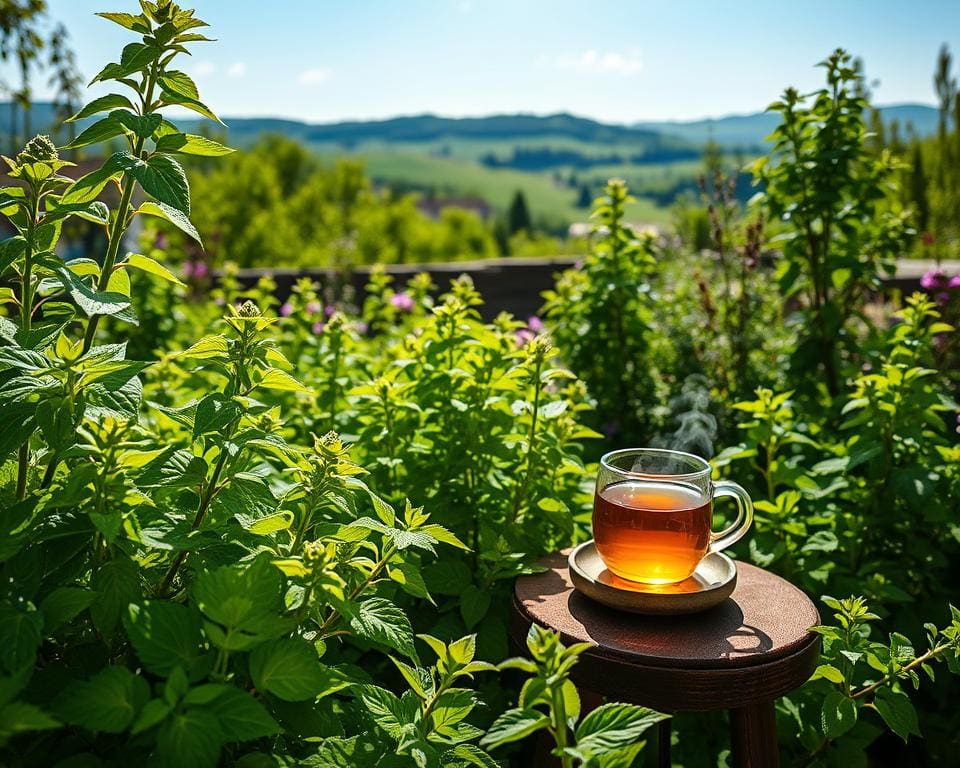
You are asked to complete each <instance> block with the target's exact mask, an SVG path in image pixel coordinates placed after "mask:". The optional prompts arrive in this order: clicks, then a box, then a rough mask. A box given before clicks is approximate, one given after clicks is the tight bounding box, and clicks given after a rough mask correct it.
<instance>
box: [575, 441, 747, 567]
mask: <svg viewBox="0 0 960 768" xmlns="http://www.w3.org/2000/svg"><path fill="white" fill-rule="evenodd" d="M711 471H712V470H711V467H710V464H709V462H707V461H705V460H704V459H701V458H700V457H699V456H694V455H692V454H689V453H682V452H680V451H670V450H666V449H659V448H631V449H627V450H623V451H613V452H612V453H609V454H607V455H606V456H604V457H603V458H602V459H601V460H600V471H599V473H598V475H597V490H596V495H595V496H594V503H593V538H594V542H595V545H596V547H597V552H598V554H599V555H600V557H601V559H602V560H603V562H604V564H605V565H606V566H607V568H608V569H609V570H610V572H611V573H613V574H615V575H616V576H619V577H621V578H623V579H629V580H630V581H635V582H641V583H644V584H675V583H677V582H680V581H683V580H684V579H686V578H688V577H690V576H691V575H692V574H693V573H694V571H696V569H697V566H698V565H699V563H700V561H701V560H703V558H704V557H705V556H706V555H707V553H708V552H716V551H719V550H721V549H723V548H725V547H728V546H730V545H731V544H733V543H734V542H735V541H737V540H738V539H740V537H742V536H743V535H744V534H745V533H746V532H747V529H748V528H749V527H750V523H751V522H752V520H753V504H752V503H751V502H750V497H749V496H748V495H747V493H746V492H745V491H744V490H743V488H741V487H740V486H739V485H737V484H736V483H733V482H730V481H728V480H718V481H716V482H713V481H712V480H711ZM719 496H731V497H733V498H734V499H735V500H736V502H737V507H738V515H737V520H736V521H735V522H734V523H733V524H732V525H730V526H729V527H727V528H726V529H724V530H722V531H718V532H714V531H712V530H711V524H712V522H713V500H714V499H715V498H717V497H719Z"/></svg>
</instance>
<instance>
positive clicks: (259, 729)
mask: <svg viewBox="0 0 960 768" xmlns="http://www.w3.org/2000/svg"><path fill="white" fill-rule="evenodd" d="M217 687H218V688H221V689H222V692H221V693H220V695H219V696H217V697H216V698H215V699H213V701H211V702H210V703H209V704H207V705H206V706H205V707H204V711H206V712H212V713H213V714H215V715H216V717H217V720H218V722H219V723H220V732H221V733H222V734H223V737H224V739H225V740H226V741H250V740H251V739H262V738H263V737H265V736H272V735H274V734H275V733H280V731H281V728H280V726H279V724H278V723H277V721H276V720H274V719H273V718H272V717H271V716H270V713H269V712H267V710H266V708H265V707H264V706H263V704H261V703H260V702H259V701H257V700H256V699H255V698H253V696H251V695H250V694H249V693H247V692H246V691H241V690H240V689H239V688H235V687H234V686H232V685H220V686H217Z"/></svg>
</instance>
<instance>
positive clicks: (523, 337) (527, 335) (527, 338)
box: [515, 328, 537, 347]
mask: <svg viewBox="0 0 960 768" xmlns="http://www.w3.org/2000/svg"><path fill="white" fill-rule="evenodd" d="M536 337H537V334H535V333H534V332H533V331H531V330H528V329H527V328H521V329H520V330H519V331H517V333H516V336H515V338H516V341H517V346H518V347H525V346H527V344H529V343H530V342H531V341H533V340H534V339H535V338H536Z"/></svg>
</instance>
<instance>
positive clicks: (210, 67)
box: [193, 61, 217, 77]
mask: <svg viewBox="0 0 960 768" xmlns="http://www.w3.org/2000/svg"><path fill="white" fill-rule="evenodd" d="M216 71H217V67H216V65H215V64H214V63H213V62H212V61H198V62H197V63H196V64H195V65H194V67H193V75H194V77H209V76H210V75H212V74H213V73H214V72H216Z"/></svg>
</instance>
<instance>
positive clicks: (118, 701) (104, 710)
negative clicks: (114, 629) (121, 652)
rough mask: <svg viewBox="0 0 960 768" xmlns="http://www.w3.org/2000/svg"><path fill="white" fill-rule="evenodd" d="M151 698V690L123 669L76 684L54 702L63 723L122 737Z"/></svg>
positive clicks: (114, 669) (109, 671) (107, 669)
mask: <svg viewBox="0 0 960 768" xmlns="http://www.w3.org/2000/svg"><path fill="white" fill-rule="evenodd" d="M149 698H150V686H149V685H148V684H147V681H146V680H144V679H143V678H142V677H138V676H137V675H135V674H133V673H132V672H131V671H130V670H129V669H127V668H126V667H107V668H106V669H104V670H102V671H101V672H99V673H98V674H97V675H96V676H95V677H93V679H91V680H90V681H89V682H86V683H75V684H73V685H72V686H70V687H69V688H67V690H66V691H64V692H63V693H62V694H60V696H59V697H58V698H57V700H56V703H55V705H54V711H55V713H56V714H57V715H58V716H59V717H60V719H62V720H63V721H64V722H67V723H70V724H72V725H79V726H81V727H83V728H87V729H89V730H91V731H103V732H105V733H122V732H123V731H125V730H126V729H127V727H128V726H129V725H130V724H131V723H132V722H133V719H134V718H135V717H136V716H137V713H138V712H139V711H140V710H141V709H142V708H143V705H144V704H146V702H147V699H149Z"/></svg>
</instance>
